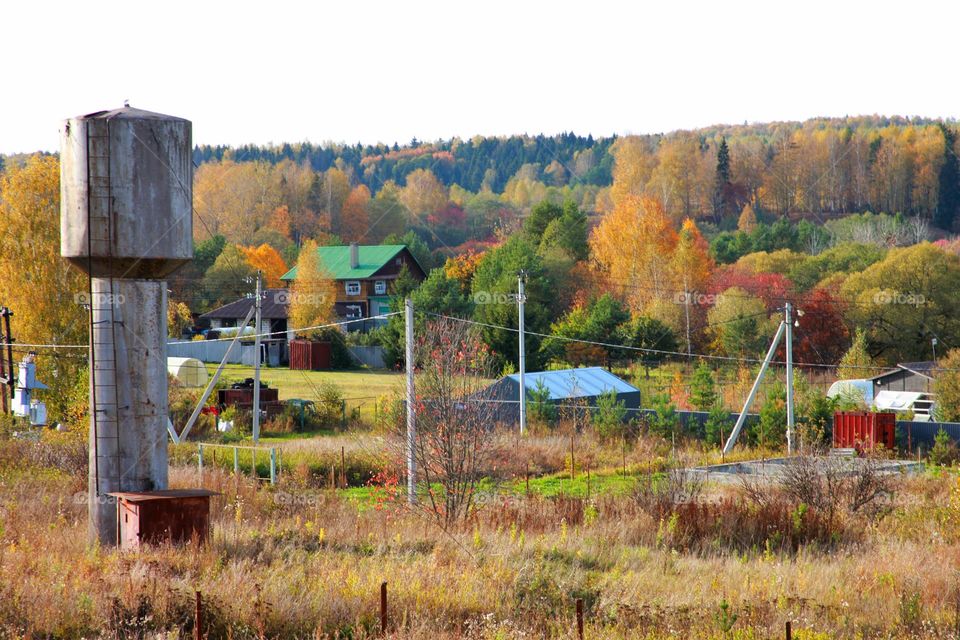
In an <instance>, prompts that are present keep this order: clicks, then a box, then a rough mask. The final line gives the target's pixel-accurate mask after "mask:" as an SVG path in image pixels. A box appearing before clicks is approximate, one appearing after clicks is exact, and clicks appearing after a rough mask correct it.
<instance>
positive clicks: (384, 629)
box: [380, 582, 387, 636]
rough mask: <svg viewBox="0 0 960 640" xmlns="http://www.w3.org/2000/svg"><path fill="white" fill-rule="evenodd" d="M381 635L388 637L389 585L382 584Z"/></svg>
mask: <svg viewBox="0 0 960 640" xmlns="http://www.w3.org/2000/svg"><path fill="white" fill-rule="evenodd" d="M380 633H382V634H383V635H384V636H386V635H387V583H386V582H381V583H380Z"/></svg>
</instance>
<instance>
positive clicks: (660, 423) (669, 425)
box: [650, 393, 680, 439]
mask: <svg viewBox="0 0 960 640" xmlns="http://www.w3.org/2000/svg"><path fill="white" fill-rule="evenodd" d="M651 403H652V407H653V415H652V416H650V430H651V431H653V432H654V433H655V434H657V435H659V436H662V437H664V438H668V439H671V438H673V436H674V435H675V434H676V432H677V430H678V429H679V428H680V417H679V416H678V415H677V409H676V407H674V406H673V403H672V402H671V401H670V396H668V395H667V394H665V393H660V394H656V395H654V396H653V397H652V398H651Z"/></svg>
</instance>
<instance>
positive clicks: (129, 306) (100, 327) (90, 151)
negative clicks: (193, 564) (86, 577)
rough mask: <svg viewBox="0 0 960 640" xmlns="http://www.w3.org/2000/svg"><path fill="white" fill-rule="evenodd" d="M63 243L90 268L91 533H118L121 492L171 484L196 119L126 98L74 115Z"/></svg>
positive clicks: (64, 176) (67, 133)
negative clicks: (174, 291) (173, 289)
mask: <svg viewBox="0 0 960 640" xmlns="http://www.w3.org/2000/svg"><path fill="white" fill-rule="evenodd" d="M61 133H62V137H61V151H60V189H61V216H60V253H61V255H62V256H63V257H65V258H67V259H68V260H69V261H70V262H71V263H72V264H73V265H74V266H76V267H77V268H79V269H81V270H83V271H84V272H85V273H87V274H89V276H90V290H89V291H87V292H83V293H79V296H78V297H79V298H80V299H81V300H85V301H86V302H87V304H89V306H90V477H89V498H90V507H89V514H90V534H91V538H92V539H94V540H99V542H100V543H101V544H105V545H115V544H116V543H117V505H116V501H115V500H114V499H113V498H112V497H109V496H108V495H107V494H108V493H111V492H124V491H128V492H136V491H154V490H161V489H166V487H167V416H168V406H167V403H168V399H167V364H166V338H167V285H166V282H165V280H164V279H165V278H166V277H167V276H168V275H170V274H171V273H173V272H174V271H175V270H176V269H177V268H179V267H180V266H182V265H183V264H185V263H186V262H188V261H189V260H191V259H192V258H193V212H192V202H193V160H192V141H191V125H190V122H189V121H188V120H183V119H181V118H175V117H172V116H165V115H161V114H158V113H150V112H148V111H141V110H138V109H132V108H129V107H124V108H122V109H117V110H115V111H101V112H97V113H91V114H88V115H85V116H79V117H76V118H71V119H69V120H67V121H66V122H65V123H64V126H63V130H62V132H61Z"/></svg>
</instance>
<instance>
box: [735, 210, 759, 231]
mask: <svg viewBox="0 0 960 640" xmlns="http://www.w3.org/2000/svg"><path fill="white" fill-rule="evenodd" d="M756 228H757V214H756V212H754V210H753V207H751V206H750V205H749V204H746V205H744V207H743V211H741V212H740V217H739V218H738V219H737V230H738V231H743V232H745V233H750V232H751V231H753V230H754V229H756Z"/></svg>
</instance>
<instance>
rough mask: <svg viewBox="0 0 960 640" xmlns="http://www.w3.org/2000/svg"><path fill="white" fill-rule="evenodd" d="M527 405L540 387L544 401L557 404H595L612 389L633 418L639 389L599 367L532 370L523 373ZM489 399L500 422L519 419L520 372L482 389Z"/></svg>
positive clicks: (483, 395)
mask: <svg viewBox="0 0 960 640" xmlns="http://www.w3.org/2000/svg"><path fill="white" fill-rule="evenodd" d="M523 383H524V386H525V387H526V392H527V405H528V407H529V404H530V401H531V398H532V397H534V394H537V393H539V390H541V389H542V390H544V391H545V392H546V394H547V398H548V399H547V402H548V403H550V404H553V405H555V406H557V407H558V408H560V409H561V410H562V409H563V408H569V409H575V408H577V407H584V408H588V407H594V406H596V404H597V400H599V398H600V396H601V395H603V394H604V393H609V392H611V391H613V392H614V393H615V394H616V397H617V401H618V402H620V403H622V404H623V406H624V407H625V408H626V409H628V411H627V417H628V418H632V417H634V416H635V415H636V414H637V410H639V409H640V390H639V389H637V388H636V387H634V386H633V385H632V384H630V383H628V382H627V381H625V380H623V379H622V378H618V377H617V376H615V375H613V374H612V373H610V372H609V371H607V370H606V369H604V368H602V367H583V368H577V369H559V370H556V371H534V372H530V373H525V374H524V380H523ZM481 395H482V397H483V398H484V399H486V400H488V401H492V402H497V403H500V405H501V406H500V408H499V410H498V412H497V416H498V421H499V422H519V420H520V402H519V401H520V374H516V373H515V374H512V375H509V376H504V377H503V378H501V379H500V380H498V381H496V382H494V383H493V384H492V385H490V386H489V387H487V388H486V389H485V390H484V391H483V392H482V394H481Z"/></svg>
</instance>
